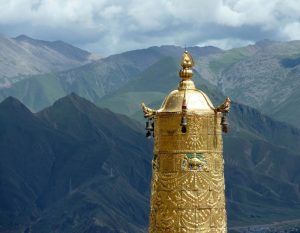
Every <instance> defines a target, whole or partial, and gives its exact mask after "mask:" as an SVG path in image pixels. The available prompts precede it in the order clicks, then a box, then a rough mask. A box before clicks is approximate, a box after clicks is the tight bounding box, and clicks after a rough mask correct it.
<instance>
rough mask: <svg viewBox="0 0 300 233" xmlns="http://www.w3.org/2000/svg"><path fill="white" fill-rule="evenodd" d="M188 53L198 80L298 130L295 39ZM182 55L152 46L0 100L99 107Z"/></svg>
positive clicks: (33, 80)
mask: <svg viewBox="0 0 300 233" xmlns="http://www.w3.org/2000/svg"><path fill="white" fill-rule="evenodd" d="M187 49H188V50H189V51H190V52H191V54H192V55H193V56H194V60H195V64H196V67H195V70H196V71H197V73H198V74H199V76H200V77H201V79H205V80H206V81H208V82H209V83H210V84H211V85H212V86H215V87H216V89H218V90H219V91H221V92H222V94H223V95H225V96H230V97H231V98H232V99H233V100H234V101H236V102H239V103H243V104H246V105H249V106H251V107H254V108H256V109H258V110H260V111H261V112H263V113H264V114H266V115H269V116H271V117H272V118H274V119H277V120H279V121H283V122H286V123H288V124H291V125H293V126H294V127H300V125H299V123H298V118H299V117H300V112H299V109H298V108H297V107H295V106H298V105H299V104H300V102H299V101H300V97H299V92H298V91H297V90H298V89H299V85H300V78H299V75H300V73H299V70H300V68H299V67H300V42H299V41H290V42H274V41H268V40H265V41H260V42H257V43H256V44H254V45H249V46H246V47H242V48H235V49H231V50H221V49H218V48H216V47H212V46H209V47H190V48H187ZM61 51H62V52H65V50H61ZM182 52H183V49H182V48H181V47H176V46H160V47H150V48H148V49H140V50H133V51H128V52H125V53H121V54H116V55H112V56H109V57H106V58H102V59H100V60H96V61H94V62H91V63H89V64H86V65H83V66H80V67H76V68H72V69H68V70H65V71H61V72H51V73H46V74H39V75H33V76H28V77H27V78H26V79H25V80H21V81H20V80H19V81H20V82H16V83H14V84H13V85H10V86H7V87H6V88H2V89H0V99H2V100H3V99H5V98H6V97H8V96H14V97H16V98H18V99H20V100H21V101H22V102H23V103H24V104H26V106H28V107H29V108H30V109H31V110H32V111H34V112H36V111H39V110H41V109H43V108H45V107H47V106H49V105H50V104H53V102H54V101H55V100H57V99H59V98H61V97H63V96H65V95H67V94H70V93H71V92H75V93H77V94H79V95H80V96H82V97H84V98H87V99H89V100H91V101H93V102H95V103H98V102H101V98H102V97H104V96H106V95H109V94H111V93H113V92H115V91H117V90H118V89H119V88H121V87H122V86H123V85H125V84H127V82H129V81H130V80H134V79H137V78H139V77H141V76H142V75H143V74H144V73H146V72H147V70H148V68H150V67H151V66H152V65H153V64H155V63H158V62H159V61H161V60H163V59H165V58H166V57H172V58H173V59H176V61H177V63H179V60H180V57H181V54H182ZM72 53H73V52H72ZM160 64H161V66H162V67H160V68H159V67H157V69H164V64H162V63H160ZM65 67H66V68H67V66H65ZM177 69H179V67H178V68H177ZM0 70H1V69H0ZM173 73H174V72H173ZM175 77H176V76H175Z"/></svg>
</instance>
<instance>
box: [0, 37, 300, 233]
mask: <svg viewBox="0 0 300 233" xmlns="http://www.w3.org/2000/svg"><path fill="white" fill-rule="evenodd" d="M7 40H9V41H10V42H11V43H21V44H22V45H24V44H28V43H30V44H31V45H30V46H33V47H34V48H35V49H40V48H42V49H45V48H47V51H48V50H57V52H59V53H61V54H62V55H59V56H65V57H69V58H70V57H72V58H71V60H76V59H77V60H81V62H82V63H81V64H80V65H79V63H77V64H75V63H73V65H74V66H73V67H68V65H62V64H63V63H59V62H58V63H59V64H60V65H61V67H62V69H63V70H60V69H56V68H57V67H58V66H57V67H56V68H53V67H52V68H53V70H50V69H49V70H41V72H38V74H35V73H34V74H26V73H22V72H23V71H20V73H18V74H17V76H13V75H12V76H11V77H5V78H3V79H2V81H3V80H9V85H2V86H1V87H0V99H2V100H3V101H2V103H0V151H1V156H0V196H1V198H0V232H3V233H4V232H9V233H19V232H22V233H37V232H39V233H40V232H45V233H46V232H47V233H48V232H49V233H51V232H53V233H54V232H67V233H68V232H70V233H73V232H80V233H82V232H83V233H96V232H101V233H115V232H133V233H135V232H146V229H147V223H148V207H149V203H148V201H149V192H150V190H149V187H150V178H151V158H152V155H151V153H152V146H153V145H152V141H151V140H150V141H149V140H148V141H147V140H146V139H145V138H144V136H143V133H144V132H143V126H142V125H141V122H143V117H142V114H141V111H140V106H139V105H140V103H141V102H145V103H146V104H147V105H149V106H151V107H153V108H159V106H160V104H161V103H162V101H163V99H164V97H165V96H166V95H167V93H169V92H170V91H171V90H173V89H176V88H177V85H178V82H179V78H178V70H179V69H180V66H179V60H180V57H181V54H182V52H183V49H182V48H180V47H176V46H160V47H150V48H148V49H142V50H134V51H129V52H125V53H122V54H116V55H112V56H109V57H107V58H101V59H99V60H94V61H91V60H90V57H91V56H92V55H91V54H90V53H87V52H85V51H83V50H80V49H77V48H76V47H73V46H70V45H67V44H65V43H64V42H47V41H39V40H34V39H31V38H28V37H26V36H20V37H17V38H15V39H7ZM18 41H19V42H18ZM0 46H1V43H0ZM26 46H28V45H26ZM188 50H189V51H190V52H191V53H192V55H193V57H194V60H195V63H196V67H195V70H194V78H193V79H194V82H195V84H196V86H197V87H198V88H199V89H201V90H203V91H204V92H205V93H207V94H208V96H209V97H210V98H211V99H212V101H213V103H214V104H215V106H217V105H218V104H220V103H221V102H222V101H223V100H224V98H225V96H227V95H229V96H230V97H231V98H232V101H233V104H232V110H231V112H230V114H229V120H230V133H229V134H227V135H224V158H225V177H226V197H227V204H226V205H227V209H228V222H229V227H230V229H232V231H233V230H234V229H235V230H236V227H237V226H241V227H242V228H241V229H242V231H245V229H248V226H251V225H258V224H270V223H274V222H278V221H285V220H291V219H300V191H299V183H300V175H299V172H298V167H299V165H300V164H299V163H300V162H299V161H300V160H299V156H300V153H299V151H300V130H299V129H298V127H299V124H298V122H297V119H298V118H297V117H300V111H298V110H299V109H297V107H296V106H298V105H297V104H298V102H297V101H298V100H299V98H298V97H299V95H298V92H297V87H298V86H297V85H298V84H299V82H298V81H299V78H298V77H299V76H298V70H299V67H298V66H299V65H300V62H299V58H298V57H299V56H300V55H298V54H300V53H299V52H300V44H299V42H298V41H293V42H272V41H261V42H258V43H256V44H255V45H250V46H247V47H243V48H237V49H232V50H227V51H224V50H221V49H218V48H215V47H191V48H188ZM37 54H38V53H37ZM41 54H44V53H41ZM41 54H40V55H37V58H39V56H41V58H43V57H44V55H41ZM59 56H58V57H59ZM45 57H47V56H45ZM54 57H56V55H55V56H54ZM20 59H21V60H22V59H23V58H22V57H21V58H20ZM25 60H26V59H25ZM28 61H30V62H29V65H28V66H29V67H30V66H35V65H36V63H35V60H34V59H33V60H28ZM16 66H18V67H17V68H16V70H18V69H20V70H22V63H21V64H19V62H18V63H16ZM52 68H51V69H52ZM3 69H4V68H3V67H2V68H1V67H0V72H1V70H3ZM5 72H6V71H5ZM21 76H22V78H19V77H21ZM5 82H6V81H5ZM75 93H76V94H75ZM78 95H80V96H82V97H83V98H82V97H79V96H78ZM9 96H14V97H9ZM15 97H16V98H18V99H19V100H20V101H21V102H23V103H24V104H25V105H24V104H23V103H21V102H20V101H19V100H18V99H16V98H15ZM96 105H97V106H96ZM99 107H100V108H99ZM28 108H29V109H28ZM33 112H35V113H33ZM125 115H126V116H125ZM282 213H284V214H282ZM299 222H300V221H299ZM243 227H244V228H243ZM285 230H286V229H285ZM275 231H276V229H275Z"/></svg>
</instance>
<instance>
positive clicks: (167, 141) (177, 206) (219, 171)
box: [142, 51, 230, 233]
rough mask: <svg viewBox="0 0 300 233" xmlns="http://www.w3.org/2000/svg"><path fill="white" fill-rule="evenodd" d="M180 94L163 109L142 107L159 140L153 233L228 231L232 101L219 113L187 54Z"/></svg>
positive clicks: (154, 173) (167, 100) (174, 94)
mask: <svg viewBox="0 0 300 233" xmlns="http://www.w3.org/2000/svg"><path fill="white" fill-rule="evenodd" d="M181 66H182V69H181V70H180V71H179V76H180V77H181V78H182V80H181V81H180V83H179V86H178V89H177V90H174V91H172V92H171V93H170V94H169V95H168V96H167V97H166V98H165V100H164V102H163V104H162V106H161V108H160V109H159V110H153V109H150V108H148V107H146V106H145V105H144V104H142V108H143V111H144V116H145V118H148V122H147V126H146V130H148V132H147V136H151V131H153V134H154V135H153V136H154V157H153V162H152V165H153V171H152V185H151V208H150V223H149V233H198V232H227V219H226V209H225V193H224V189H225V184H224V160H223V143H222V131H224V132H227V125H228V123H227V119H226V114H227V112H228V111H229V108H230V99H229V98H226V100H225V102H224V103H223V104H222V105H221V106H220V107H217V108H215V107H214V106H213V104H212V103H211V101H210V99H209V98H208V97H207V95H206V94H205V93H203V92H202V91H200V90H198V89H196V87H195V85H194V82H193V81H192V76H193V71H192V67H193V66H194V61H193V58H192V56H191V55H190V54H189V53H188V52H187V51H185V52H184V53H183V57H182V61H181Z"/></svg>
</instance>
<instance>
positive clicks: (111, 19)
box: [0, 0, 300, 56]
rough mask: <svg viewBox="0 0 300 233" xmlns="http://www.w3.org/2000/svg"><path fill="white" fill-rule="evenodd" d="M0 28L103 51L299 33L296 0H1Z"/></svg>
mask: <svg viewBox="0 0 300 233" xmlns="http://www.w3.org/2000/svg"><path fill="white" fill-rule="evenodd" d="M0 34H2V35H4V36H7V37H15V36H17V35H20V34H25V35H28V36H30V37H33V38H37V39H43V40H63V41H66V42H69V43H71V44H74V45H76V46H79V47H81V48H84V49H87V50H89V51H92V52H98V53H99V54H101V55H103V56H105V55H109V54H113V53H119V52H123V51H126V50H132V49H138V48H145V47H149V46H152V45H163V44H174V45H179V46H185V45H186V46H193V45H201V46H202V45H214V46H217V47H221V48H232V47H239V46H243V45H247V44H250V43H254V42H255V41H258V40H262V39H270V40H280V41H282V40H297V39H300V0H223V1H222V0H0Z"/></svg>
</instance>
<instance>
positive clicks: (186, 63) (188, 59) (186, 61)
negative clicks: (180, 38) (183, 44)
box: [179, 50, 194, 80]
mask: <svg viewBox="0 0 300 233" xmlns="http://www.w3.org/2000/svg"><path fill="white" fill-rule="evenodd" d="M180 65H181V67H182V69H181V70H180V71H179V76H180V77H181V78H182V79H184V80H187V79H190V78H192V76H193V70H192V69H191V68H192V67H193V66H194V60H193V57H192V56H191V54H189V53H188V51H186V50H185V51H184V53H183V55H182V59H181V63H180Z"/></svg>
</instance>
